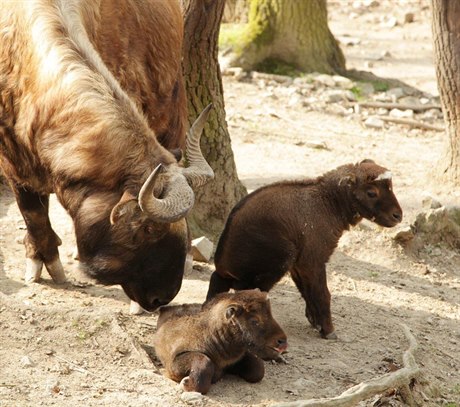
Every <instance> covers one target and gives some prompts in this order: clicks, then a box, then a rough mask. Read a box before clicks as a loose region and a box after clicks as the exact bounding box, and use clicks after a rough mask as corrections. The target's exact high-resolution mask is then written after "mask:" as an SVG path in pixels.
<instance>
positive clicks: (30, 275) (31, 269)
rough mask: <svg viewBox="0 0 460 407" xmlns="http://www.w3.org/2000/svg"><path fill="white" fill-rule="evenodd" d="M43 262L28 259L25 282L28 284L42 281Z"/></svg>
mask: <svg viewBox="0 0 460 407" xmlns="http://www.w3.org/2000/svg"><path fill="white" fill-rule="evenodd" d="M42 269H43V262H42V261H41V260H37V259H31V258H27V259H26V272H25V274H24V282H25V283H26V284H30V283H36V282H38V281H40V277H41V275H42Z"/></svg>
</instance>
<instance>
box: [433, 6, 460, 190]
mask: <svg viewBox="0 0 460 407" xmlns="http://www.w3.org/2000/svg"><path fill="white" fill-rule="evenodd" d="M432 11H433V22H432V30H433V41H434V52H435V66H436V76H437V78H438V88H439V94H440V97H441V105H442V110H443V112H444V120H445V122H446V126H447V142H446V147H445V151H444V155H443V158H442V159H441V161H440V163H439V165H438V166H437V167H438V172H440V174H441V176H442V177H443V178H444V179H445V180H447V181H451V182H453V183H455V184H456V185H460V124H459V120H460V2H459V1H452V0H432Z"/></svg>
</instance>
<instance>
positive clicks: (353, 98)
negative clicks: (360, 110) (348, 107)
mask: <svg viewBox="0 0 460 407" xmlns="http://www.w3.org/2000/svg"><path fill="white" fill-rule="evenodd" d="M344 95H345V97H346V98H347V100H348V101H349V102H356V95H355V94H354V93H353V92H352V91H351V90H346V91H345V92H344Z"/></svg>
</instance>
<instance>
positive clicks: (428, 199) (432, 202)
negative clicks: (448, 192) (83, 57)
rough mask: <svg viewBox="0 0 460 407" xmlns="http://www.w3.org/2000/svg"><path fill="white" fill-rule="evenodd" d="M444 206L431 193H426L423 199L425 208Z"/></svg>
mask: <svg viewBox="0 0 460 407" xmlns="http://www.w3.org/2000/svg"><path fill="white" fill-rule="evenodd" d="M441 206H442V204H441V202H439V201H438V200H436V199H434V198H433V197H432V196H431V195H429V194H425V197H424V198H423V199H422V207H423V208H424V209H438V208H440V207H441Z"/></svg>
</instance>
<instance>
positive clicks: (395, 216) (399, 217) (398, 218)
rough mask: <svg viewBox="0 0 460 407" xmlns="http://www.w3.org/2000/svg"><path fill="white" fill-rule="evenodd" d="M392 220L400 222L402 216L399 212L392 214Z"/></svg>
mask: <svg viewBox="0 0 460 407" xmlns="http://www.w3.org/2000/svg"><path fill="white" fill-rule="evenodd" d="M393 218H395V219H396V220H397V221H401V220H402V214H401V212H395V213H393Z"/></svg>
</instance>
